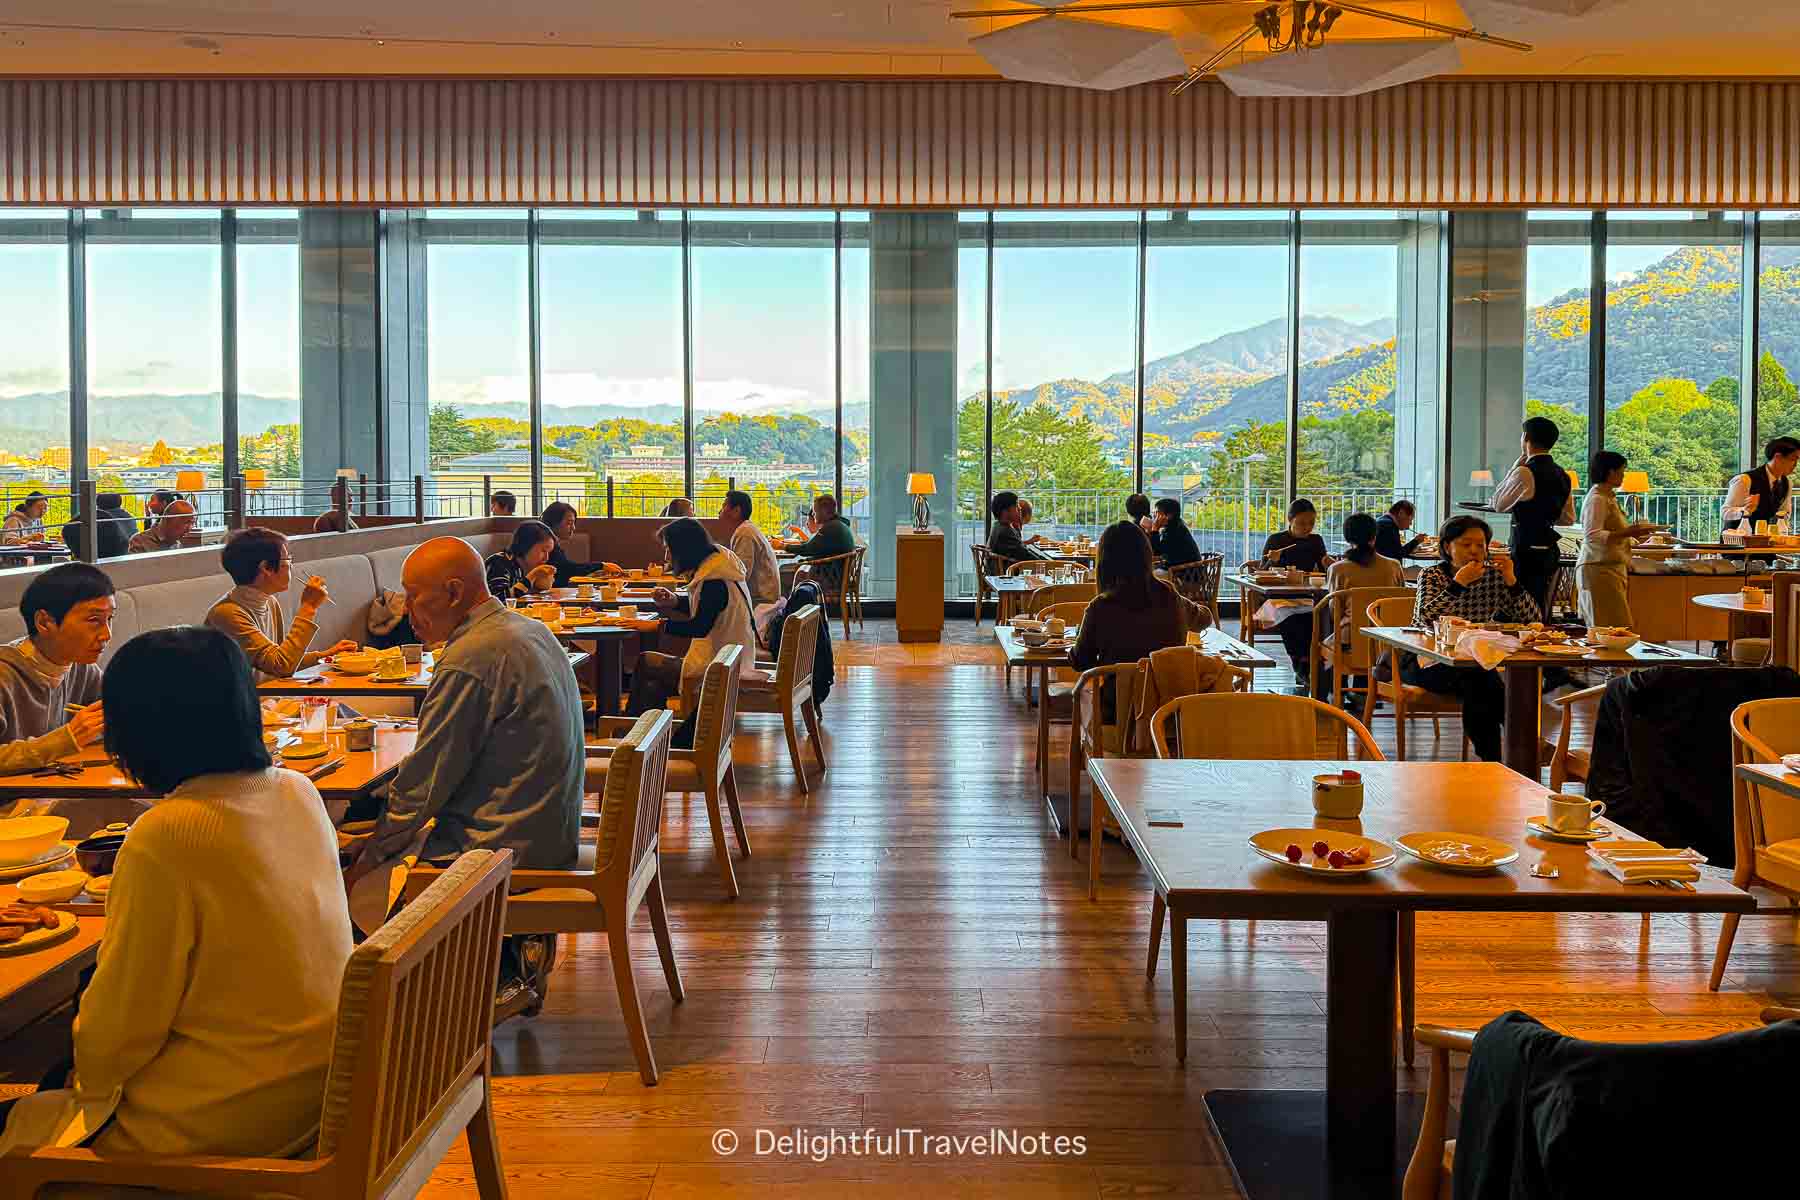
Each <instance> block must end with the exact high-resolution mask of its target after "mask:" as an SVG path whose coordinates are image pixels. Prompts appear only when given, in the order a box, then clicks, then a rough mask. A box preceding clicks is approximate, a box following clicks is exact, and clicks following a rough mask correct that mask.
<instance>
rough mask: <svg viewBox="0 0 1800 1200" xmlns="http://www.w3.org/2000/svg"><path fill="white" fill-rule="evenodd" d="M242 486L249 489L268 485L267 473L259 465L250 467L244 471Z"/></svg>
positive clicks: (252, 489) (253, 489)
mask: <svg viewBox="0 0 1800 1200" xmlns="http://www.w3.org/2000/svg"><path fill="white" fill-rule="evenodd" d="M244 486H245V487H247V488H249V489H250V490H251V491H255V490H257V489H258V488H265V487H268V486H269V473H268V472H267V471H265V470H263V469H262V468H261V467H251V468H250V469H249V470H247V471H245V472H244Z"/></svg>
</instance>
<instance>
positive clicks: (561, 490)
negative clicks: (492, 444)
mask: <svg viewBox="0 0 1800 1200" xmlns="http://www.w3.org/2000/svg"><path fill="white" fill-rule="evenodd" d="M484 477H488V478H491V479H492V480H493V487H494V490H495V491H497V492H498V491H508V492H511V493H512V494H513V495H515V496H517V497H519V513H520V515H521V516H523V515H525V513H526V510H527V509H529V508H530V507H531V451H530V450H528V449H518V448H508V449H503V450H489V451H486V452H484V453H481V454H465V455H464V456H463V457H461V458H453V459H450V460H449V461H448V462H446V463H444V464H443V465H442V466H440V467H439V468H438V469H437V470H435V471H433V472H432V473H431V478H432V481H433V484H434V488H433V490H434V492H435V493H436V500H435V503H436V508H437V509H438V512H437V513H435V514H434V515H449V514H454V513H461V512H465V511H467V512H475V511H476V510H479V509H480V508H481V481H482V479H483V478H484ZM599 482H600V477H599V476H598V475H596V474H594V471H593V469H592V468H591V467H589V466H588V465H587V464H586V463H580V462H575V461H574V460H572V459H567V458H558V457H556V456H555V455H551V454H546V455H545V456H544V491H545V494H546V495H545V503H546V504H548V503H549V502H550V501H551V500H566V501H568V502H570V503H572V504H574V505H575V506H576V507H577V508H583V509H585V507H586V506H585V504H584V503H583V501H585V499H586V498H587V494H588V485H590V484H598V483H599ZM465 497H467V498H465ZM426 503H427V506H428V507H429V506H431V505H432V504H433V498H432V497H427V499H426Z"/></svg>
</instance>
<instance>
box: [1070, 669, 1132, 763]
mask: <svg viewBox="0 0 1800 1200" xmlns="http://www.w3.org/2000/svg"><path fill="white" fill-rule="evenodd" d="M1108 680H1110V681H1111V682H1112V698H1111V701H1110V703H1109V702H1108V701H1107V695H1106V693H1107V688H1106V683H1107V681H1108ZM1143 686H1144V664H1143V663H1142V662H1130V663H1110V664H1107V665H1105V666H1099V667H1090V668H1088V669H1087V670H1085V671H1083V672H1082V673H1081V676H1080V678H1078V679H1077V680H1076V681H1075V688H1074V691H1073V692H1072V693H1071V695H1072V696H1073V701H1072V702H1073V705H1074V708H1073V712H1074V721H1075V728H1076V729H1077V730H1079V731H1080V735H1079V736H1081V737H1082V739H1083V741H1084V742H1085V744H1086V745H1087V746H1088V747H1090V748H1091V749H1090V754H1091V755H1098V754H1101V753H1103V752H1104V751H1105V750H1106V737H1105V733H1104V729H1105V727H1107V726H1109V725H1110V726H1112V727H1113V728H1115V729H1117V730H1118V731H1119V733H1118V743H1117V744H1118V746H1119V748H1120V750H1121V752H1122V751H1123V750H1124V749H1125V748H1126V747H1129V746H1130V745H1131V733H1132V729H1133V726H1134V723H1135V722H1136V720H1137V710H1138V698H1139V697H1140V696H1141V695H1142V694H1143Z"/></svg>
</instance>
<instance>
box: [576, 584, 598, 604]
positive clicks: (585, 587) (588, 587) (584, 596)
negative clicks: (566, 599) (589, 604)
mask: <svg viewBox="0 0 1800 1200" xmlns="http://www.w3.org/2000/svg"><path fill="white" fill-rule="evenodd" d="M575 596H576V598H577V599H579V600H592V599H593V598H594V585H593V584H591V583H584V584H582V585H581V586H580V587H578V588H576V589H575Z"/></svg>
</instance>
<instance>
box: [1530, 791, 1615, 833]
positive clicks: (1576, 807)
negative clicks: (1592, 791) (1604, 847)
mask: <svg viewBox="0 0 1800 1200" xmlns="http://www.w3.org/2000/svg"><path fill="white" fill-rule="evenodd" d="M1605 811H1606V802H1605V801H1603V800H1589V799H1588V798H1587V797H1586V796H1565V795H1563V794H1562V793H1560V792H1552V793H1551V794H1550V795H1549V796H1548V797H1547V798H1546V799H1545V801H1544V824H1546V825H1548V826H1549V827H1550V828H1552V829H1554V830H1556V832H1558V833H1582V832H1584V831H1586V830H1588V829H1590V828H1592V827H1593V824H1594V818H1595V817H1598V816H1599V815H1600V814H1601V813H1604V812H1605Z"/></svg>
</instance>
